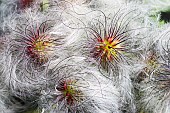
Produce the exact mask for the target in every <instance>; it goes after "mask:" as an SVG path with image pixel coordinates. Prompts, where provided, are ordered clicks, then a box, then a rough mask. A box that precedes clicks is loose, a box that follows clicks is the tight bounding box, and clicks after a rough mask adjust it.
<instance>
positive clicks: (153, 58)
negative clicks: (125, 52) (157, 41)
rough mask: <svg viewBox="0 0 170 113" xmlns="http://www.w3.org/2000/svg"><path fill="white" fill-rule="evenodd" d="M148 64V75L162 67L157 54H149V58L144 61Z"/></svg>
mask: <svg viewBox="0 0 170 113" xmlns="http://www.w3.org/2000/svg"><path fill="white" fill-rule="evenodd" d="M144 62H145V63H146V67H145V69H144V70H145V71H146V72H147V73H151V72H153V71H155V70H157V69H158V68H159V66H160V63H159V62H158V57H157V55H156V54H155V53H151V54H149V56H148V57H147V58H146V60H145V61H144Z"/></svg>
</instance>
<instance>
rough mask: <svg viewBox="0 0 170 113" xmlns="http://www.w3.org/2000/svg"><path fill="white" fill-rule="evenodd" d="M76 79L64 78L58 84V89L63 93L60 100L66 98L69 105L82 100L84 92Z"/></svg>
mask: <svg viewBox="0 0 170 113" xmlns="http://www.w3.org/2000/svg"><path fill="white" fill-rule="evenodd" d="M77 85H78V84H77V81H76V80H63V81H61V82H60V83H59V85H57V86H56V90H57V91H59V92H60V93H61V94H60V95H59V96H58V98H59V101H63V100H65V103H66V104H67V105H69V106H73V105H76V104H78V103H79V102H80V101H82V99H83V98H82V97H83V93H82V91H81V90H80V89H79V88H78V86H77Z"/></svg>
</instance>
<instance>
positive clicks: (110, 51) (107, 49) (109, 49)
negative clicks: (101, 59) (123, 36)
mask: <svg viewBox="0 0 170 113" xmlns="http://www.w3.org/2000/svg"><path fill="white" fill-rule="evenodd" d="M118 43H119V41H118V40H114V41H112V42H110V41H109V40H106V39H105V40H104V41H103V43H102V45H101V47H102V49H103V50H104V51H103V55H106V56H107V58H108V59H109V60H111V56H114V57H116V58H117V57H118V54H117V52H116V50H115V49H116V48H121V46H120V44H118Z"/></svg>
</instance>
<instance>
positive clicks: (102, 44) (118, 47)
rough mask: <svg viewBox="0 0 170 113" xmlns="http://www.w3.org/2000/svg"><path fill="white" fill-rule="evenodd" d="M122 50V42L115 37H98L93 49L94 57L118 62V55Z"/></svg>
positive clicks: (104, 60)
mask: <svg viewBox="0 0 170 113" xmlns="http://www.w3.org/2000/svg"><path fill="white" fill-rule="evenodd" d="M123 50H124V47H123V43H122V42H121V41H120V40H119V39H116V38H115V37H106V38H103V39H101V38H98V39H97V44H96V46H95V49H94V52H93V53H94V55H93V56H94V57H95V58H97V59H99V60H100V63H102V62H112V61H115V62H118V61H119V55H120V53H121V52H122V51H123Z"/></svg>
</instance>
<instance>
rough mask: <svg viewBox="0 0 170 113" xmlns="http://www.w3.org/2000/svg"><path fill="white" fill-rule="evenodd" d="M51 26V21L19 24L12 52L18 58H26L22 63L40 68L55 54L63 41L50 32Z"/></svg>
mask: <svg viewBox="0 0 170 113" xmlns="http://www.w3.org/2000/svg"><path fill="white" fill-rule="evenodd" d="M51 27H52V25H51V21H45V22H42V23H32V24H30V23H29V24H28V25H25V24H24V25H22V26H21V25H20V26H19V25H18V26H17V28H16V30H14V32H15V33H16V37H15V39H14V40H13V42H12V44H11V51H12V52H11V53H12V55H13V56H14V57H15V56H16V60H17V61H19V60H24V62H25V63H22V64H26V67H27V66H32V67H33V68H35V67H37V68H38V67H40V66H42V65H43V64H45V63H47V62H48V61H49V60H50V58H52V57H53V56H55V55H54V51H55V50H56V47H57V46H58V45H60V44H61V43H60V40H59V39H58V37H55V36H54V37H53V36H51V34H50V33H49V31H50V28H51Z"/></svg>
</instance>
